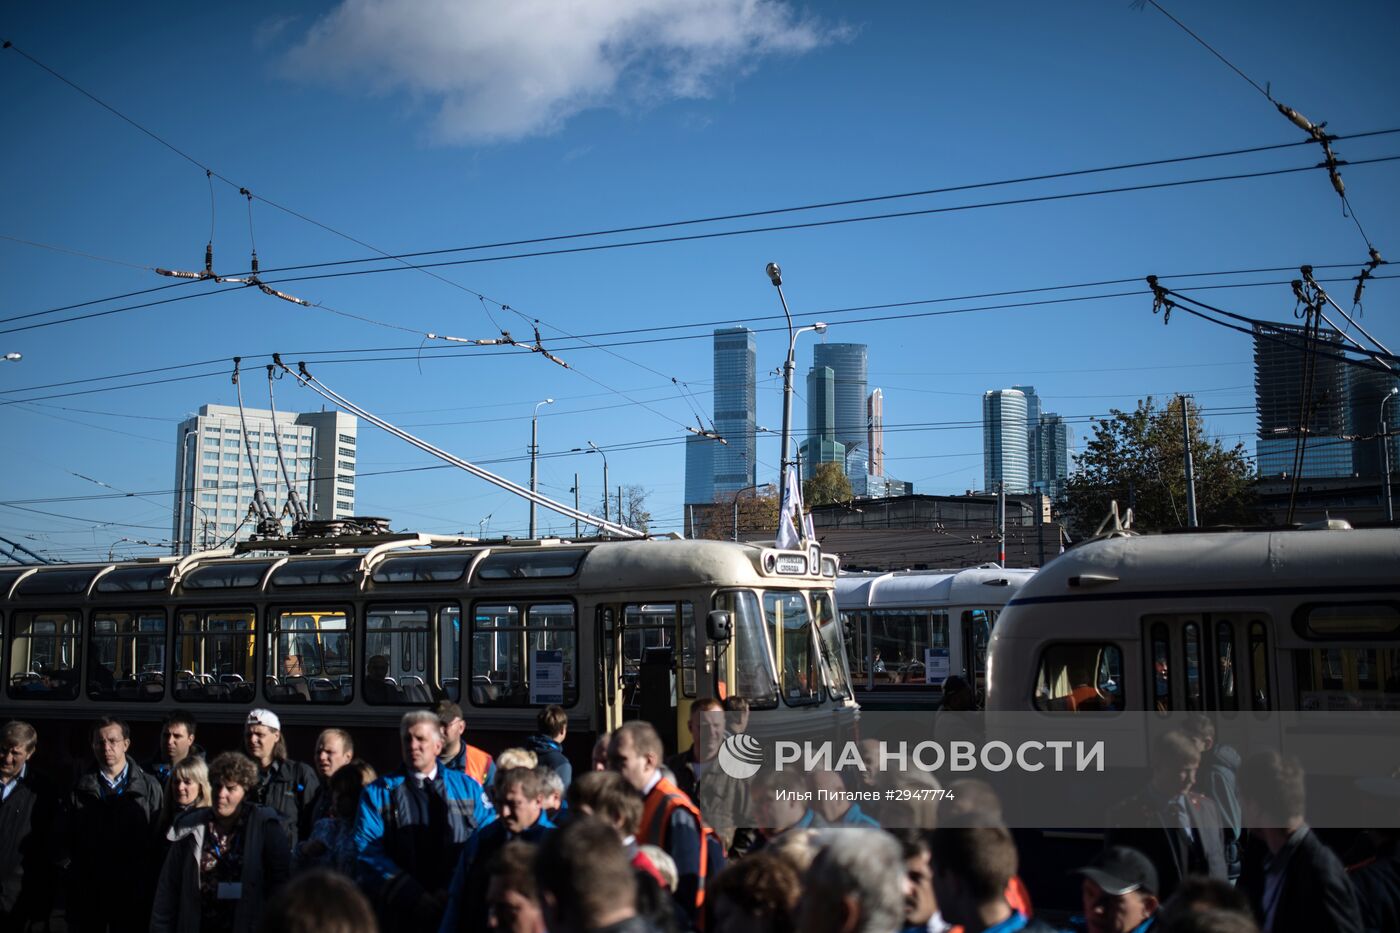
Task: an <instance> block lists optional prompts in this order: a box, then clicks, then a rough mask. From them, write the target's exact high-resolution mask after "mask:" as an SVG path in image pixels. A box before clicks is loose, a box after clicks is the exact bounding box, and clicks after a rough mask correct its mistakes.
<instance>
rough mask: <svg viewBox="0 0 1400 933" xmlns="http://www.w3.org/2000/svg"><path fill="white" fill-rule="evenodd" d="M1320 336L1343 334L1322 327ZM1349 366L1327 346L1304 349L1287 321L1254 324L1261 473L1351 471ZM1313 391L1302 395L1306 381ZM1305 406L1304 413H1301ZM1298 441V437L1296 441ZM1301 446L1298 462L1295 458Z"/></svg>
mask: <svg viewBox="0 0 1400 933" xmlns="http://www.w3.org/2000/svg"><path fill="white" fill-rule="evenodd" d="M1319 337H1320V339H1322V340H1323V341H1337V342H1339V341H1340V340H1341V335H1340V334H1339V333H1337V332H1336V331H1334V330H1331V329H1328V328H1323V329H1322V330H1321V331H1320V333H1319ZM1349 368H1350V367H1348V366H1347V364H1346V363H1344V362H1343V361H1342V360H1340V359H1337V358H1335V354H1332V353H1331V352H1330V351H1324V353H1308V352H1307V349H1306V341H1305V338H1304V330H1303V328H1302V327H1299V326H1296V325H1290V324H1269V325H1256V326H1255V328H1254V394H1255V404H1256V407H1257V409H1258V418H1259V434H1258V440H1257V441H1256V450H1255V452H1256V454H1257V467H1258V470H1259V475H1260V476H1261V477H1276V476H1285V475H1287V476H1292V475H1293V473H1294V472H1295V470H1296V471H1297V472H1298V473H1299V474H1300V475H1301V476H1303V477H1323V476H1351V475H1352V473H1353V471H1354V470H1353V463H1352V453H1353V446H1354V445H1353V443H1352V442H1351V441H1349V440H1348V439H1347V438H1346V437H1345V435H1346V427H1347V388H1348V383H1347V375H1348V373H1347V370H1348V369H1349ZM1308 384H1310V386H1311V391H1310V392H1308V393H1306V398H1305V397H1304V386H1305V385H1308ZM1304 406H1306V409H1307V417H1306V418H1301V417H1300V415H1302V413H1303V412H1302V410H1301V409H1302V408H1303V407H1304ZM1300 441H1301V442H1302V443H1300ZM1300 447H1301V449H1302V462H1301V466H1299V465H1298V464H1297V457H1298V452H1299V449H1300Z"/></svg>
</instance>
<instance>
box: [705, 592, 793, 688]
mask: <svg viewBox="0 0 1400 933" xmlns="http://www.w3.org/2000/svg"><path fill="white" fill-rule="evenodd" d="M715 608H716V609H724V610H726V611H728V612H729V613H730V614H731V615H732V617H733V626H734V638H733V647H732V648H730V649H729V652H728V653H729V654H730V655H731V656H732V658H733V663H734V695H735V696H737V697H740V698H742V699H745V700H748V701H749V708H750V709H772V708H773V707H775V706H777V705H778V678H777V675H776V674H775V673H774V671H773V655H772V654H771V653H770V651H769V648H768V637H767V634H766V633H765V631H764V625H763V615H762V613H761V612H760V611H759V607H758V597H757V596H755V595H754V594H753V593H752V592H750V591H748V590H731V591H729V592H725V593H717V594H715Z"/></svg>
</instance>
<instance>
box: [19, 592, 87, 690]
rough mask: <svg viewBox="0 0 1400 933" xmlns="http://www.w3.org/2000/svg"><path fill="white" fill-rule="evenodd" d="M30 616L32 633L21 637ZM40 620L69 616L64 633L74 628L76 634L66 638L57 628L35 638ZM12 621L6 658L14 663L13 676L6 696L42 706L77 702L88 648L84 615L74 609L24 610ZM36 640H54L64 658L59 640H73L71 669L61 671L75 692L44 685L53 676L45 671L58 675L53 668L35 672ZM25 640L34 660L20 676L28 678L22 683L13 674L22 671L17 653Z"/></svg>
mask: <svg viewBox="0 0 1400 933" xmlns="http://www.w3.org/2000/svg"><path fill="white" fill-rule="evenodd" d="M26 616H28V617H30V618H29V620H28V621H29V631H28V633H27V634H24V635H21V634H20V631H19V630H20V626H21V625H22V624H23V623H24V621H25V617H26ZM39 616H54V617H59V616H65V617H66V618H65V619H63V620H62V621H63V623H64V629H67V628H69V627H70V626H71V630H72V634H71V635H64V634H63V631H62V630H60V629H57V628H56V629H55V630H54V632H53V633H52V634H48V635H38V636H36V635H35V634H34V623H35V622H36V621H40V620H39V619H38V618H37V617H39ZM9 621H10V631H9V632H8V633H7V638H6V641H5V646H6V649H7V650H6V652H5V653H6V656H7V657H8V658H9V659H10V663H9V665H8V667H9V670H10V672H11V673H10V675H9V677H8V678H7V679H6V681H5V690H6V695H7V696H8V697H9V698H10V699H12V700H38V701H41V702H63V701H68V700H76V699H77V698H78V696H79V694H80V693H81V692H82V689H81V688H82V680H81V671H82V657H83V650H84V647H85V646H84V645H83V624H82V613H80V612H78V611H77V610H74V609H32V610H22V611H18V612H12V613H10V619H9ZM43 621H45V622H47V623H49V624H56V623H57V622H58V621H59V620H58V619H57V618H54V619H44V620H43ZM36 637H45V638H52V639H53V640H54V646H53V647H54V649H55V650H56V651H57V652H58V653H59V654H60V655H61V654H62V651H61V649H59V646H58V641H59V639H63V638H66V639H71V641H72V644H71V645H70V647H69V654H70V656H71V661H70V663H69V666H68V667H67V668H57V671H58V672H63V673H64V677H63V679H64V680H70V679H71V681H72V683H71V689H65V690H62V691H59V690H56V689H54V688H53V687H52V686H48V685H44V680H45V678H47V677H48V676H49V674H47V673H45V671H55V669H54V668H53V667H52V665H51V664H50V665H45V667H44V670H40V671H35V670H34V669H33V664H32V659H33V655H34V650H33V640H34V639H35V638H36ZM21 638H23V639H26V640H28V642H29V646H30V650H29V656H30V658H31V663H30V665H28V666H26V668H25V671H24V674H23V675H20V676H23V678H24V679H23V681H22V683H21V682H16V680H15V677H16V676H17V675H15V674H14V673H13V672H14V671H15V670H16V669H18V667H19V664H18V663H17V659H16V657H15V651H16V650H17V648H18V645H19V641H20V639H21ZM60 663H62V662H60ZM31 684H40V685H41V686H39V687H38V688H35V687H32V686H30V685H31Z"/></svg>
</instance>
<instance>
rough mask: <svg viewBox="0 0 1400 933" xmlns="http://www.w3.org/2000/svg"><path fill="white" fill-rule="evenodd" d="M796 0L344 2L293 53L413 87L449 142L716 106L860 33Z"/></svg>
mask: <svg viewBox="0 0 1400 933" xmlns="http://www.w3.org/2000/svg"><path fill="white" fill-rule="evenodd" d="M849 35H850V31H849V29H848V28H847V27H844V26H833V25H829V24H824V23H821V22H819V21H817V20H815V19H813V18H811V17H807V16H803V15H800V14H798V13H797V12H796V11H794V10H793V9H792V8H791V6H790V5H789V4H788V3H786V2H785V0H342V2H341V4H340V6H338V7H337V8H336V9H334V10H332V11H331V12H330V13H328V14H326V15H325V16H324V17H322V18H321V19H320V20H318V21H317V22H316V23H315V24H313V25H312V26H311V28H310V30H309V31H308V32H307V34H306V36H305V38H304V39H303V40H302V41H301V43H300V44H299V45H298V46H297V47H296V48H294V49H292V50H291V51H290V52H289V53H288V55H287V59H286V65H287V67H288V69H289V71H290V72H291V73H293V74H295V75H298V76H300V77H303V78H306V79H310V80H321V81H333V82H350V83H364V84H367V85H368V86H369V87H370V88H372V89H374V90H375V91H377V92H381V93H390V92H396V91H406V92H409V93H410V94H413V95H415V96H417V97H420V98H422V99H425V100H427V101H430V102H432V103H434V104H436V106H437V116H436V121H435V130H436V132H437V134H438V135H439V136H440V137H441V138H442V139H444V140H446V141H449V142H467V143H481V142H496V141H506V140H513V139H519V138H522V137H525V136H532V135H539V134H544V133H550V132H553V131H555V130H557V129H559V128H560V126H562V125H563V123H564V122H565V121H566V120H568V119H569V117H571V116H573V115H575V114H577V113H579V112H581V111H583V110H587V109H590V108H595V107H607V106H619V105H622V104H626V103H636V102H643V103H656V102H658V101H664V100H667V99H675V98H703V97H706V96H708V95H709V94H710V93H711V92H712V90H713V89H714V88H715V87H716V85H717V84H718V83H719V82H721V81H727V80H732V79H733V78H734V76H736V75H740V74H743V73H746V72H748V71H750V70H752V69H753V68H755V67H756V66H757V64H758V63H759V61H760V59H762V58H763V57H764V56H768V55H775V54H786V55H797V54H801V53H804V52H808V51H811V50H812V49H815V48H817V47H819V46H821V45H824V44H827V43H830V42H833V41H841V40H844V39H846V38H848V37H849Z"/></svg>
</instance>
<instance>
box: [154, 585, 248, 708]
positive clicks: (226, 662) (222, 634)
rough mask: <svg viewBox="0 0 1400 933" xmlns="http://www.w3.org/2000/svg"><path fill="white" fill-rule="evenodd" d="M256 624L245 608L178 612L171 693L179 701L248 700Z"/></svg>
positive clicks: (230, 701) (214, 701) (240, 701)
mask: <svg viewBox="0 0 1400 933" xmlns="http://www.w3.org/2000/svg"><path fill="white" fill-rule="evenodd" d="M264 566H266V565H264ZM256 628H257V622H256V617H255V615H254V613H253V611H252V610H251V609H247V610H242V609H198V610H193V609H191V610H185V611H183V612H181V613H180V618H179V623H178V625H177V627H176V629H175V662H174V664H173V667H174V669H175V683H174V685H173V687H172V692H173V693H174V695H175V699H176V700H179V701H180V702H181V703H251V702H252V700H253V695H254V683H253V677H254V674H253V661H254V655H253V651H254V648H253V642H254V634H255V632H256Z"/></svg>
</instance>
